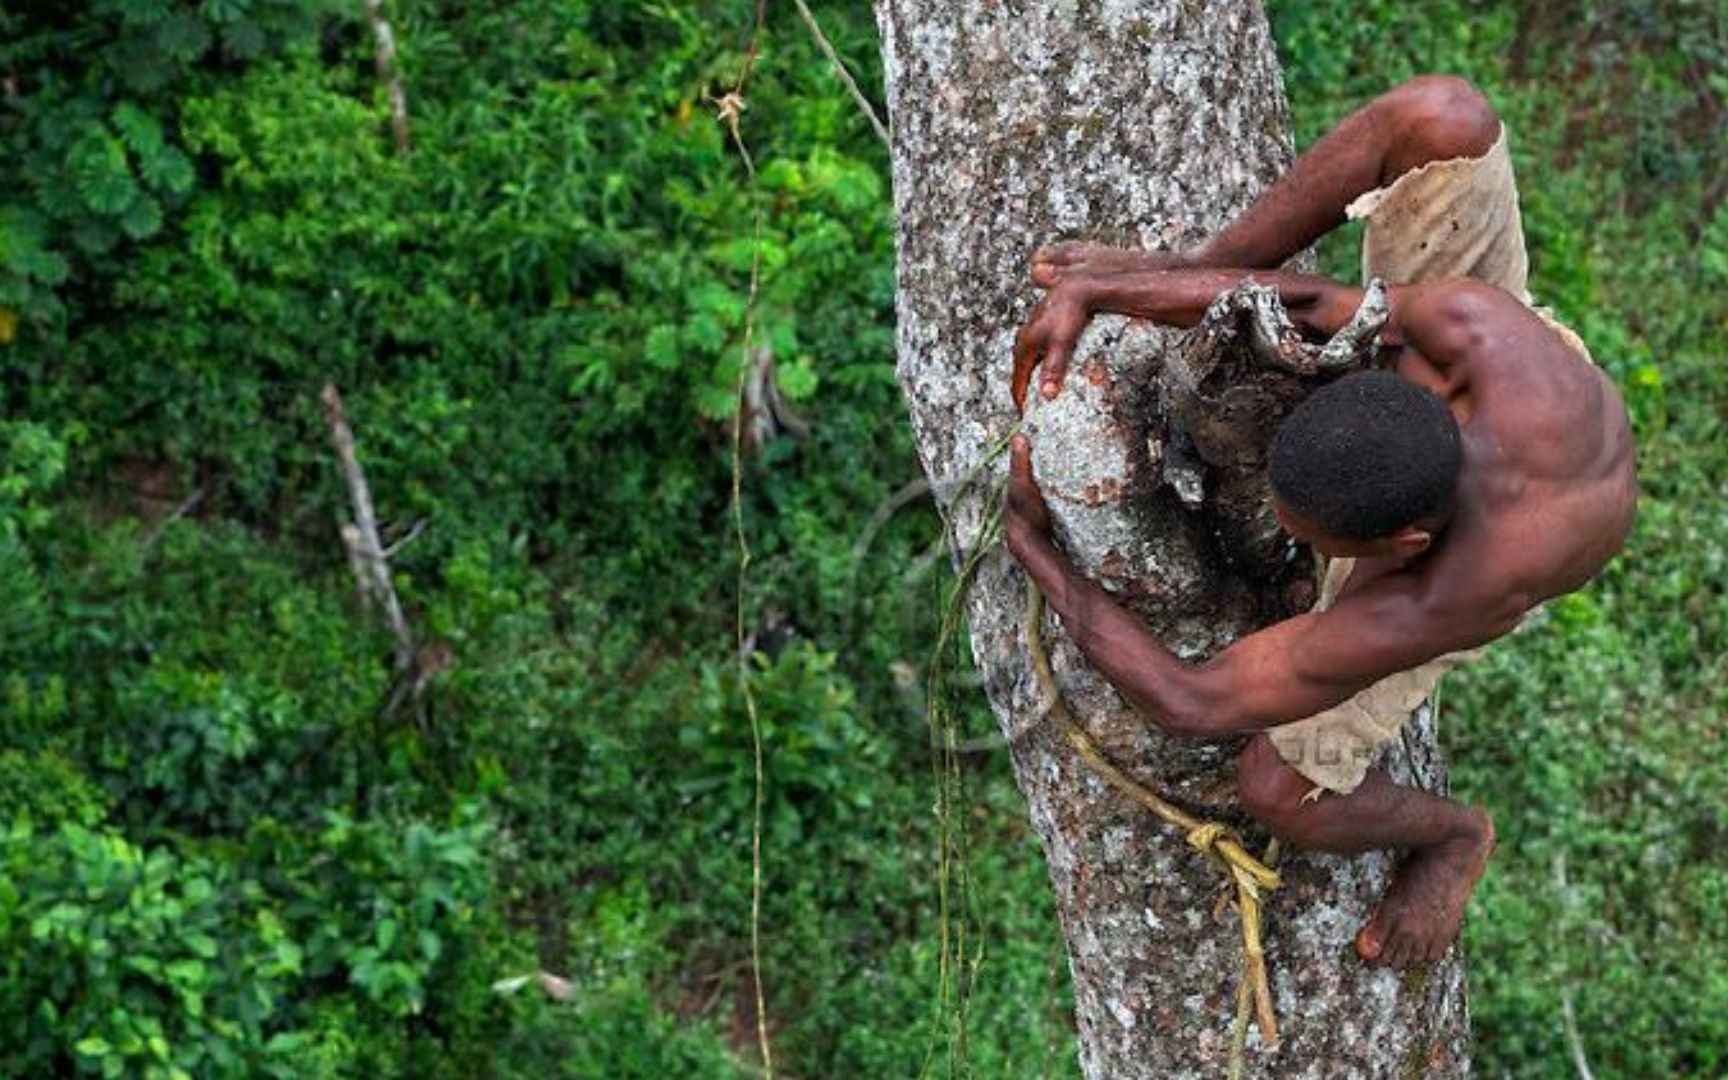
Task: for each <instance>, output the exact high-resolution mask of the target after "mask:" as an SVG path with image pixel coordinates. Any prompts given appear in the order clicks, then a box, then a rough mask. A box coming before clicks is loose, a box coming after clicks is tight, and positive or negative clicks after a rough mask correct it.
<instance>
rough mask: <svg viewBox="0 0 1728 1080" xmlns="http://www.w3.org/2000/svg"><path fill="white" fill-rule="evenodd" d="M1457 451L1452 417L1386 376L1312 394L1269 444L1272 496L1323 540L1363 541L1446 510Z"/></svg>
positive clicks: (1429, 397)
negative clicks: (1326, 537) (1323, 533)
mask: <svg viewBox="0 0 1728 1080" xmlns="http://www.w3.org/2000/svg"><path fill="white" fill-rule="evenodd" d="M1463 462H1464V447H1463V442H1462V439H1461V438H1460V436H1459V433H1458V422H1457V421H1456V420H1454V419H1453V418H1452V410H1451V409H1449V408H1447V407H1446V403H1445V402H1444V401H1441V400H1440V398H1439V397H1438V396H1436V395H1435V394H1433V393H1432V392H1430V391H1429V390H1427V389H1424V388H1423V387H1420V386H1417V385H1416V384H1415V383H1413V382H1411V381H1410V380H1408V379H1405V378H1402V377H1400V376H1398V375H1394V374H1392V373H1391V372H1389V371H1358V372H1356V373H1355V374H1352V375H1346V376H1344V377H1343V378H1342V379H1339V380H1338V381H1337V382H1333V383H1328V384H1327V385H1325V386H1323V387H1321V388H1320V389H1318V390H1316V391H1314V392H1313V393H1312V394H1310V395H1309V396H1308V398H1307V399H1306V400H1305V401H1303V402H1302V404H1300V405H1298V406H1297V407H1296V409H1295V411H1294V412H1292V413H1291V414H1290V415H1289V416H1288V417H1287V418H1286V419H1285V420H1284V423H1283V424H1282V425H1280V426H1279V428H1278V432H1277V434H1276V435H1274V436H1273V437H1272V460H1271V479H1272V490H1273V491H1275V492H1277V494H1278V497H1279V498H1280V499H1282V500H1283V502H1284V504H1285V505H1286V506H1288V507H1289V508H1290V509H1292V510H1294V511H1296V512H1297V513H1298V514H1301V515H1302V516H1303V517H1305V518H1307V519H1309V520H1310V521H1312V522H1314V524H1316V525H1318V526H1319V527H1320V528H1322V529H1325V530H1326V531H1327V532H1328V533H1330V534H1332V535H1333V536H1337V537H1340V538H1343V539H1347V540H1372V539H1376V538H1378V537H1382V536H1390V535H1391V534H1393V533H1395V532H1397V531H1398V530H1399V529H1402V528H1404V527H1405V526H1406V525H1414V524H1417V523H1418V522H1434V521H1438V520H1444V519H1445V518H1446V517H1448V516H1449V515H1450V514H1451V512H1452V498H1453V494H1454V493H1455V492H1456V491H1457V488H1458V471H1459V469H1460V468H1461V467H1462V465H1463Z"/></svg>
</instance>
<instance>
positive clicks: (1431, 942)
mask: <svg viewBox="0 0 1728 1080" xmlns="http://www.w3.org/2000/svg"><path fill="white" fill-rule="evenodd" d="M1473 815H1474V817H1475V820H1476V823H1477V824H1476V827H1475V828H1473V829H1471V830H1470V831H1469V832H1467V833H1465V834H1464V835H1463V836H1460V837H1458V838H1456V839H1453V840H1448V841H1446V842H1444V843H1440V844H1435V845H1434V846H1432V847H1426V848H1420V849H1418V850H1416V851H1414V852H1412V853H1411V854H1410V856H1409V858H1408V860H1407V861H1406V862H1405V863H1404V865H1403V866H1401V867H1399V869H1398V875H1397V877H1395V878H1394V879H1393V880H1392V885H1391V887H1390V888H1388V889H1387V890H1386V895H1385V896H1383V897H1381V899H1380V904H1379V906H1378V907H1376V908H1375V909H1374V914H1373V915H1371V916H1369V918H1368V921H1367V922H1366V923H1364V924H1363V925H1362V929H1360V930H1358V931H1357V932H1356V952H1357V953H1358V954H1359V955H1360V956H1361V957H1362V959H1364V960H1366V961H1368V962H1369V963H1377V964H1383V965H1385V966H1387V967H1390V968H1395V969H1398V970H1400V971H1402V970H1403V969H1405V968H1409V967H1414V966H1415V965H1417V964H1427V963H1431V962H1433V961H1435V960H1438V959H1440V957H1442V956H1444V955H1445V953H1446V950H1447V949H1448V948H1450V947H1451V945H1452V942H1453V941H1455V940H1456V939H1457V937H1458V928H1459V927H1460V926H1461V925H1462V924H1463V922H1464V907H1465V905H1466V904H1467V903H1468V902H1469V900H1470V894H1471V893H1472V892H1474V891H1475V890H1476V883H1477V882H1478V881H1480V880H1481V879H1482V871H1483V870H1484V869H1485V868H1486V867H1487V865H1488V856H1489V855H1491V854H1493V852H1494V823H1493V821H1492V820H1490V819H1489V817H1488V815H1487V814H1486V813H1484V812H1483V811H1481V810H1476V811H1473Z"/></svg>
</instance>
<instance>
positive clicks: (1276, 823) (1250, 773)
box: [1236, 734, 1314, 841]
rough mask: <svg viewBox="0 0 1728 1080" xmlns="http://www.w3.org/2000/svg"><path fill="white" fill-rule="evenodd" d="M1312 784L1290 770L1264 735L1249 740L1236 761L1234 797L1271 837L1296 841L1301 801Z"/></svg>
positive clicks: (1300, 819) (1300, 814) (1301, 816)
mask: <svg viewBox="0 0 1728 1080" xmlns="http://www.w3.org/2000/svg"><path fill="white" fill-rule="evenodd" d="M1313 790H1314V782H1313V781H1312V780H1309V779H1308V778H1307V777H1306V776H1303V775H1302V774H1301V773H1299V772H1297V771H1296V770H1295V769H1293V768H1291V767H1290V765H1289V764H1288V763H1287V762H1286V761H1285V760H1284V758H1283V756H1282V755H1281V754H1279V753H1278V748H1277V747H1276V746H1274V745H1272V740H1271V739H1269V738H1267V737H1266V736H1265V735H1264V734H1261V735H1256V736H1254V738H1252V739H1250V740H1249V742H1248V745H1247V746H1245V747H1243V748H1242V755H1241V756H1240V757H1238V758H1237V759H1236V797H1237V798H1238V799H1240V800H1241V802H1242V808H1243V809H1244V810H1247V811H1248V813H1250V814H1252V815H1253V816H1254V820H1255V821H1258V822H1259V823H1260V824H1262V825H1264V826H1265V827H1266V828H1267V829H1268V830H1270V831H1271V833H1272V834H1273V835H1274V836H1278V837H1281V838H1283V839H1285V840H1291V841H1296V840H1298V837H1297V836H1296V835H1295V834H1297V833H1299V832H1300V831H1301V822H1302V820H1303V819H1304V818H1305V816H1306V815H1304V814H1303V812H1302V808H1303V802H1304V799H1305V798H1306V797H1307V796H1308V794H1309V793H1310V792H1312V791H1313Z"/></svg>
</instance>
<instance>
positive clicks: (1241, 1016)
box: [1025, 579, 1280, 1077]
mask: <svg viewBox="0 0 1728 1080" xmlns="http://www.w3.org/2000/svg"><path fill="white" fill-rule="evenodd" d="M1025 630H1026V648H1027V651H1028V652H1030V653H1031V654H1032V671H1033V674H1034V675H1036V677H1037V679H1038V687H1039V690H1040V691H1041V692H1042V693H1043V695H1044V698H1045V700H1046V701H1047V702H1048V705H1049V714H1050V715H1051V716H1052V717H1054V718H1055V719H1056V722H1057V723H1058V724H1060V725H1061V726H1062V733H1063V735H1064V736H1066V738H1067V740H1068V745H1069V746H1072V747H1073V748H1074V752H1075V753H1077V754H1079V755H1080V757H1081V759H1082V760H1084V761H1085V762H1086V764H1087V765H1089V766H1091V768H1092V770H1093V771H1094V772H1096V773H1098V775H1100V776H1102V777H1103V778H1104V779H1105V780H1106V781H1107V782H1108V783H1109V784H1110V785H1111V786H1112V787H1114V788H1116V790H1118V791H1120V792H1121V793H1122V794H1124V795H1126V796H1128V797H1129V798H1130V799H1133V800H1134V801H1135V802H1137V803H1139V804H1140V805H1141V806H1143V807H1145V808H1146V809H1148V810H1150V811H1151V812H1152V813H1153V815H1155V816H1156V817H1157V818H1159V820H1161V821H1163V822H1165V823H1166V824H1169V825H1171V826H1174V827H1175V828H1178V829H1181V830H1182V831H1183V832H1184V833H1186V834H1187V839H1188V843H1189V844H1190V845H1192V846H1193V847H1194V848H1195V850H1197V851H1199V852H1200V853H1201V854H1202V855H1204V856H1206V857H1207V858H1208V859H1209V860H1210V861H1211V862H1213V863H1214V864H1215V865H1217V866H1219V867H1220V868H1221V869H1222V870H1223V871H1224V874H1225V876H1226V878H1227V880H1228V881H1229V883H1230V884H1232V885H1234V886H1235V889H1236V904H1237V907H1238V909H1239V910H1240V911H1241V913H1242V963H1243V982H1242V987H1241V988H1240V989H1239V990H1238V992H1237V1020H1236V1023H1235V1024H1234V1025H1233V1027H1232V1031H1231V1050H1230V1061H1231V1075H1232V1076H1233V1077H1234V1076H1239V1075H1241V1073H1240V1070H1241V1068H1242V1059H1243V1047H1244V1046H1245V1045H1246V1040H1247V1032H1248V1024H1247V1014H1248V1005H1249V1002H1250V1000H1252V1002H1253V1006H1254V1014H1255V1022H1256V1024H1257V1025H1258V1027H1259V1028H1260V1038H1261V1039H1262V1041H1264V1042H1265V1044H1266V1046H1267V1048H1268V1049H1274V1050H1275V1049H1277V1047H1278V1018H1277V1015H1276V1014H1275V1013H1274V1011H1273V1009H1272V987H1271V984H1270V983H1269V982H1268V981H1267V978H1266V952H1265V949H1264V947H1263V946H1262V944H1261V935H1260V901H1261V896H1262V894H1263V893H1266V892H1271V891H1272V890H1273V889H1276V888H1277V887H1278V885H1279V883H1280V881H1279V877H1278V872H1277V871H1276V870H1273V869H1272V868H1271V867H1270V866H1268V865H1266V863H1265V862H1262V861H1261V860H1259V859H1256V858H1255V857H1254V856H1253V855H1252V854H1250V853H1249V852H1248V849H1247V848H1245V847H1243V846H1242V842H1241V840H1239V839H1238V838H1237V837H1236V835H1235V833H1233V832H1231V831H1230V828H1229V826H1227V825H1223V824H1220V823H1219V822H1215V821H1203V820H1201V819H1200V818H1197V817H1195V816H1194V815H1192V814H1190V813H1188V812H1187V811H1185V810H1183V809H1182V808H1181V807H1179V806H1175V805H1174V804H1172V803H1170V802H1168V801H1167V800H1165V799H1164V798H1162V797H1161V796H1159V795H1158V794H1157V793H1156V792H1154V791H1153V790H1152V789H1150V788H1148V787H1146V786H1145V785H1144V784H1141V783H1140V782H1139V781H1137V780H1135V779H1133V778H1132V777H1130V776H1128V774H1126V773H1124V772H1123V771H1122V770H1121V769H1119V768H1117V766H1116V764H1115V763H1114V762H1112V761H1111V760H1110V759H1109V758H1108V757H1106V756H1105V754H1104V752H1103V751H1102V750H1100V749H1099V748H1098V744H1097V743H1095V742H1093V741H1092V736H1090V735H1088V734H1087V733H1086V732H1085V730H1084V729H1083V728H1081V727H1080V725H1079V724H1078V723H1076V722H1075V720H1074V717H1073V714H1072V713H1070V712H1069V711H1068V705H1067V703H1066V702H1064V701H1063V699H1062V692H1061V690H1060V689H1059V688H1058V687H1057V686H1056V677H1055V674H1054V673H1053V672H1052V671H1051V669H1050V655H1049V653H1048V652H1047V651H1046V649H1045V647H1044V594H1043V593H1042V592H1041V591H1039V589H1038V586H1037V584H1036V583H1035V582H1033V581H1032V580H1031V579H1027V582H1026V627H1025ZM1274 844H1276V841H1274ZM1275 858H1276V848H1275V846H1274V847H1271V848H1268V849H1267V859H1268V861H1271V860H1274V859H1275ZM1250 991H1251V992H1250Z"/></svg>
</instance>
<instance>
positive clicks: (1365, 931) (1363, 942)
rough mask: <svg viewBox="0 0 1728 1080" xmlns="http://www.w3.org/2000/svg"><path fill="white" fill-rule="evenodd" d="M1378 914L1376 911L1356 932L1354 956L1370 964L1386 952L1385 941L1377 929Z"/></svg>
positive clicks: (1378, 928)
mask: <svg viewBox="0 0 1728 1080" xmlns="http://www.w3.org/2000/svg"><path fill="white" fill-rule="evenodd" d="M1379 921H1380V913H1379V912H1378V911H1376V912H1375V913H1374V914H1373V915H1371V916H1370V917H1369V919H1368V921H1367V922H1365V923H1363V924H1362V929H1360V930H1358V931H1356V955H1357V956H1360V957H1361V958H1362V959H1364V960H1366V961H1368V962H1369V963H1370V964H1372V963H1373V962H1374V961H1376V960H1378V959H1380V956H1381V954H1382V953H1383V952H1385V950H1386V939H1385V936H1384V935H1383V934H1382V933H1381V931H1380V927H1379Z"/></svg>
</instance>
